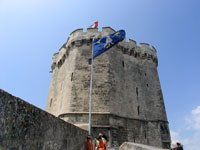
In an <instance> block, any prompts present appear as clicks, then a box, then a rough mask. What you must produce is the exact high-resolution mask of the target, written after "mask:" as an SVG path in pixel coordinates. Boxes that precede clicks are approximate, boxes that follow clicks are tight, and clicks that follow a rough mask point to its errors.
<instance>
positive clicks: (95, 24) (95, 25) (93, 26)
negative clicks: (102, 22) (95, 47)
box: [90, 21, 98, 28]
mask: <svg viewBox="0 0 200 150" xmlns="http://www.w3.org/2000/svg"><path fill="white" fill-rule="evenodd" d="M90 28H98V21H96V22H95V23H94V24H93V25H91V26H90Z"/></svg>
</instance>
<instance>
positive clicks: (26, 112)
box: [0, 90, 87, 150]
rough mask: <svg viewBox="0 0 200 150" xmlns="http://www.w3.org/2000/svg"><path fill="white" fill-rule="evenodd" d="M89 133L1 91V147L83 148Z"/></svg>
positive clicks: (11, 149) (39, 149)
mask: <svg viewBox="0 0 200 150" xmlns="http://www.w3.org/2000/svg"><path fill="white" fill-rule="evenodd" d="M86 136H87V132H86V131H84V130H82V129H80V128H78V127H76V126H74V125H72V124H69V123H67V122H65V121H63V120H61V119H59V118H56V117H54V116H53V115H51V114H49V113H47V112H45V111H43V110H41V109H39V108H37V107H35V106H33V105H31V104H29V103H27V102H25V101H23V100H21V99H20V98H17V97H14V96H12V95H10V94H8V93H6V92H5V91H3V90H0V150H83V149H84V140H85V138H86Z"/></svg>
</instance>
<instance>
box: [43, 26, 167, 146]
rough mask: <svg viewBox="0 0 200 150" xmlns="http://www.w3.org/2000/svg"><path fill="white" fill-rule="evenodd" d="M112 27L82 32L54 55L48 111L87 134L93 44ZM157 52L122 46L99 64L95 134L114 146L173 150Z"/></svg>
mask: <svg viewBox="0 0 200 150" xmlns="http://www.w3.org/2000/svg"><path fill="white" fill-rule="evenodd" d="M113 32H115V31H114V30H113V29H112V28H110V27H104V28H102V32H98V29H91V28H88V29H87V32H83V29H77V30H75V31H73V32H72V33H71V34H70V37H69V38H68V40H67V42H66V43H64V45H63V46H62V47H61V48H60V50H59V52H58V53H55V54H54V55H53V63H52V66H51V68H52V79H51V84H50V88H49V95H48V99H47V104H46V111H48V112H49V113H51V114H54V115H55V116H57V117H59V118H62V119H63V120H65V121H67V122H70V123H72V124H75V125H77V126H79V127H81V128H85V129H87V126H88V111H89V87H90V64H89V59H90V58H91V52H92V38H93V37H95V38H99V37H103V36H106V35H108V34H111V33H113ZM157 65H158V60H157V55H156V49H155V48H154V47H153V46H150V45H149V44H146V43H140V44H139V46H138V45H137V44H136V42H135V41H134V40H130V39H129V41H128V42H126V40H124V41H122V42H120V43H118V44H117V45H115V46H114V47H113V48H111V49H110V50H109V51H107V52H105V53H103V54H102V55H101V56H99V57H97V58H95V59H94V73H93V92H92V134H93V136H96V135H97V133H98V132H102V133H103V134H105V135H107V137H108V138H109V146H111V147H118V146H119V145H121V144H122V143H123V142H124V141H130V142H136V143H143V144H147V145H152V146H157V147H163V148H168V147H169V146H170V141H171V140H170V134H169V127H168V120H167V116H166V111H165V105H164V100H163V95H162V91H161V86H160V81H159V77H158V72H157Z"/></svg>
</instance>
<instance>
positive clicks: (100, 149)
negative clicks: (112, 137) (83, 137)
mask: <svg viewBox="0 0 200 150" xmlns="http://www.w3.org/2000/svg"><path fill="white" fill-rule="evenodd" d="M96 149H97V150H107V149H108V147H107V141H106V139H105V138H104V137H103V134H102V133H99V137H98V139H97V141H96Z"/></svg>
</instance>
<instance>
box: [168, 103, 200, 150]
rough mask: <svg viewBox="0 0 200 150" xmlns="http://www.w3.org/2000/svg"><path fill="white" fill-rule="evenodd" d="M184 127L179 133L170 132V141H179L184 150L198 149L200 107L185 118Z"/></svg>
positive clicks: (199, 141)
mask: <svg viewBox="0 0 200 150" xmlns="http://www.w3.org/2000/svg"><path fill="white" fill-rule="evenodd" d="M185 123H186V126H185V127H183V128H182V129H181V130H179V132H177V131H170V133H171V139H172V141H180V142H181V143H182V144H183V146H184V150H199V149H200V106H197V107H196V108H195V109H193V110H192V111H191V113H190V114H189V115H187V116H186V117H185Z"/></svg>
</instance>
